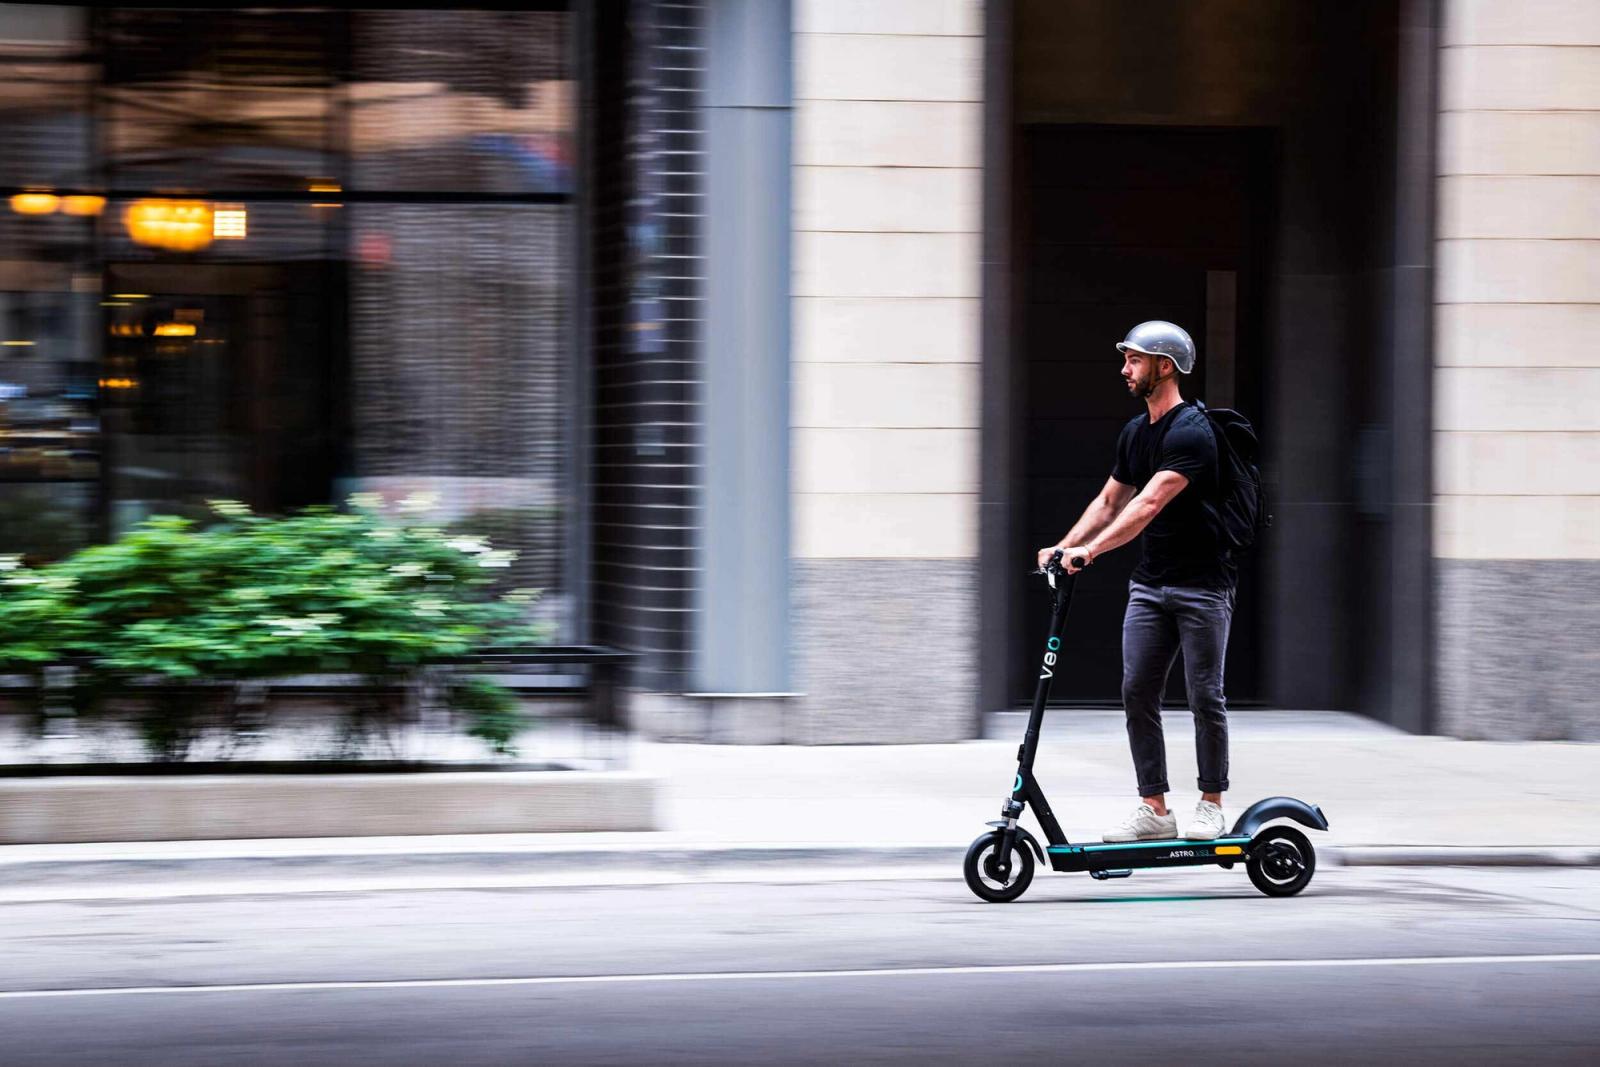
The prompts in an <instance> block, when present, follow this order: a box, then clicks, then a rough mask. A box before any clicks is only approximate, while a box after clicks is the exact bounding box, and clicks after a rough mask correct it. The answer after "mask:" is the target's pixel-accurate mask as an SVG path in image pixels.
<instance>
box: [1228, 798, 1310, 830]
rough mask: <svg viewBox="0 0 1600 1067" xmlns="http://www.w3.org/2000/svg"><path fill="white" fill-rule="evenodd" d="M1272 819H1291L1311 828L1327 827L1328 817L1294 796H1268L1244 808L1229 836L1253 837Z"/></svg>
mask: <svg viewBox="0 0 1600 1067" xmlns="http://www.w3.org/2000/svg"><path fill="white" fill-rule="evenodd" d="M1273 819H1293V820H1294V821H1295V822H1297V823H1300V824H1301V825H1302V826H1309V827H1311V828H1312V829H1313V830H1326V829H1327V828H1328V817H1327V816H1326V815H1324V814H1322V809H1321V808H1319V807H1317V806H1316V805H1315V804H1307V803H1306V802H1305V801H1303V800H1296V799H1295V798H1294V797H1268V798H1267V799H1265V800H1258V801H1256V802H1255V803H1254V804H1252V805H1250V806H1249V807H1248V808H1246V809H1244V814H1243V815H1240V816H1239V820H1238V821H1237V822H1235V823H1234V824H1233V830H1232V831H1231V832H1230V834H1229V836H1230V837H1254V836H1255V832H1256V831H1257V830H1259V829H1261V827H1262V826H1264V825H1265V824H1267V823H1269V822H1271V821H1272V820H1273Z"/></svg>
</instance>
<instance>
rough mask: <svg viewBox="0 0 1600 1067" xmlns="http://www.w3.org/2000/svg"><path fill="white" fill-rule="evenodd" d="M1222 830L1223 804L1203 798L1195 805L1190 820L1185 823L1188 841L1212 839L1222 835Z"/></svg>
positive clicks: (1185, 834) (1184, 828)
mask: <svg viewBox="0 0 1600 1067" xmlns="http://www.w3.org/2000/svg"><path fill="white" fill-rule="evenodd" d="M1222 830H1223V822H1222V805H1221V804H1213V803H1211V801H1209V800H1202V801H1201V802H1200V803H1198V804H1196V805H1195V806H1194V814H1193V815H1191V816H1189V821H1188V822H1186V823H1184V825H1183V837H1184V840H1186V841H1210V840H1211V839H1212V838H1216V837H1221V836H1222Z"/></svg>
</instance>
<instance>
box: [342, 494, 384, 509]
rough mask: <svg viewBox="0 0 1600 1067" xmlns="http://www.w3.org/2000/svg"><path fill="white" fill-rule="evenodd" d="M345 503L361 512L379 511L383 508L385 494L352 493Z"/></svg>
mask: <svg viewBox="0 0 1600 1067" xmlns="http://www.w3.org/2000/svg"><path fill="white" fill-rule="evenodd" d="M345 503H346V504H348V505H350V507H352V508H355V509H357V510H360V511H377V510H378V509H380V508H382V507H383V494H382V493H351V494H350V497H349V499H348V500H346V501H345Z"/></svg>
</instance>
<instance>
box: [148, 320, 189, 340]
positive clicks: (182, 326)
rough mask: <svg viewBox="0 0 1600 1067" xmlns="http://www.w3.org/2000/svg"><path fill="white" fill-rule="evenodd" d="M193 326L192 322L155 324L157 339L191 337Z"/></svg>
mask: <svg viewBox="0 0 1600 1067" xmlns="http://www.w3.org/2000/svg"><path fill="white" fill-rule="evenodd" d="M194 335H195V326H194V323H192V322H161V323H157V324H156V336H157V337H193V336H194Z"/></svg>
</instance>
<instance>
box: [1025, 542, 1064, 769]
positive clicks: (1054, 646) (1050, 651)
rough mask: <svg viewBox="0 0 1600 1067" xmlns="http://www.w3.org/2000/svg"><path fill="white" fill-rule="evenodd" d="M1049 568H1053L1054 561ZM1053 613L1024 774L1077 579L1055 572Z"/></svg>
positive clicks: (1035, 741)
mask: <svg viewBox="0 0 1600 1067" xmlns="http://www.w3.org/2000/svg"><path fill="white" fill-rule="evenodd" d="M1051 566H1052V567H1053V568H1054V567H1056V566H1057V565H1056V563H1055V561H1054V560H1052V561H1051ZM1053 584H1054V586H1055V590H1054V592H1055V597H1054V611H1053V612H1052V613H1051V617H1050V636H1049V637H1047V638H1046V639H1045V643H1044V659H1043V661H1042V662H1041V663H1040V664H1039V684H1038V686H1037V687H1036V688H1035V689H1034V692H1033V710H1032V711H1031V712H1029V714H1028V732H1027V734H1026V735H1025V736H1024V737H1023V740H1022V752H1021V753H1020V757H1019V762H1020V763H1021V765H1022V768H1023V770H1025V771H1032V770H1033V754H1034V752H1035V750H1036V749H1038V747H1039V730H1040V727H1041V726H1043V724H1044V706H1045V704H1046V702H1047V701H1048V700H1049V699H1050V683H1051V682H1052V681H1054V680H1055V675H1056V671H1057V670H1058V669H1059V667H1060V664H1061V634H1062V632H1063V631H1064V630H1065V629H1066V626H1067V613H1068V612H1069V611H1071V610H1072V589H1073V586H1075V585H1076V584H1077V575H1075V574H1068V573H1067V572H1066V571H1064V570H1059V569H1058V570H1057V573H1056V574H1055V582H1054V583H1053Z"/></svg>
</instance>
